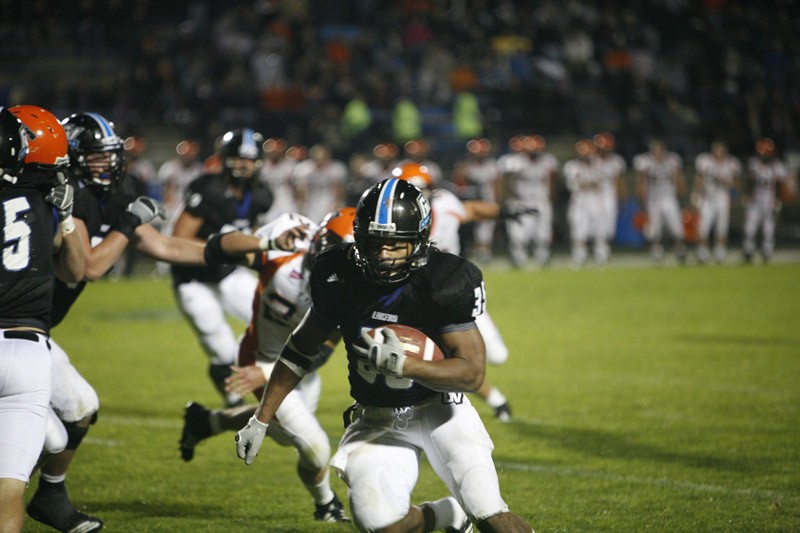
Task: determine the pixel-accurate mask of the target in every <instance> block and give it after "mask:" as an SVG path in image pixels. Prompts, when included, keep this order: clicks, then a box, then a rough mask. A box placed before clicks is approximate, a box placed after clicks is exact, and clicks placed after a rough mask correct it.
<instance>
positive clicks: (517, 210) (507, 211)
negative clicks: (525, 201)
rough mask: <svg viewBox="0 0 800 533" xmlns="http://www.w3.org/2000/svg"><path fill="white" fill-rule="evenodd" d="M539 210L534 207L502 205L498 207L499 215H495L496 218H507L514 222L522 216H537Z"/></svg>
mask: <svg viewBox="0 0 800 533" xmlns="http://www.w3.org/2000/svg"><path fill="white" fill-rule="evenodd" d="M538 214H539V210H538V209H536V208H535V207H526V206H523V205H509V204H503V205H501V206H500V214H499V215H497V218H499V219H501V220H503V219H507V218H512V219H514V220H519V218H520V217H521V216H523V215H538Z"/></svg>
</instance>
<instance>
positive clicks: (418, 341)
mask: <svg viewBox="0 0 800 533" xmlns="http://www.w3.org/2000/svg"><path fill="white" fill-rule="evenodd" d="M383 328H388V329H391V330H392V331H394V332H395V333H396V334H397V337H398V338H399V339H400V342H401V343H402V344H403V349H404V351H405V354H406V356H407V357H413V358H414V359H422V360H423V361H441V360H442V359H444V353H443V352H442V349H441V348H439V346H438V345H437V344H436V343H435V342H433V339H431V338H430V337H428V336H427V335H425V334H424V333H423V332H421V331H420V330H418V329H415V328H412V327H410V326H404V325H402V324H386V325H385V326H379V327H377V328H373V329H371V330H369V332H368V333H369V336H370V337H372V338H373V339H374V338H376V335H377V338H378V339H379V340H382V339H383V337H382V336H381V335H380V333H378V332H379V331H380V330H381V329H383Z"/></svg>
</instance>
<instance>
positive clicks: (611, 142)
mask: <svg viewBox="0 0 800 533" xmlns="http://www.w3.org/2000/svg"><path fill="white" fill-rule="evenodd" d="M592 140H593V141H594V144H595V146H597V148H599V149H600V150H603V151H604V152H611V151H613V150H614V146H615V145H616V143H617V141H616V139H614V135H613V134H611V133H609V132H607V131H603V132H600V133H598V134H597V135H595V136H594V137H592Z"/></svg>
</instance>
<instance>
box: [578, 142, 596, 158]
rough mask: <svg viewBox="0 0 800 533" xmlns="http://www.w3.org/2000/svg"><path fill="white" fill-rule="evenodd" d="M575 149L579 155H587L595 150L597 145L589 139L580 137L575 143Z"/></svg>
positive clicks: (590, 154)
mask: <svg viewBox="0 0 800 533" xmlns="http://www.w3.org/2000/svg"><path fill="white" fill-rule="evenodd" d="M575 151H576V152H578V155H579V156H580V157H589V156H592V155H594V153H595V152H596V151H597V146H596V145H595V144H594V142H592V140H591V139H581V140H580V141H578V142H576V143H575Z"/></svg>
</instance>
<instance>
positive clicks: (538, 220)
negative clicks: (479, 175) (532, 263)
mask: <svg viewBox="0 0 800 533" xmlns="http://www.w3.org/2000/svg"><path fill="white" fill-rule="evenodd" d="M508 144H509V146H510V147H511V150H512V152H511V153H509V154H505V155H503V156H501V157H500V158H499V159H498V160H497V164H498V166H499V167H500V173H501V176H502V179H501V188H502V190H503V198H502V201H503V203H504V204H508V205H509V206H512V207H518V208H529V209H533V210H534V211H535V212H536V215H535V216H534V215H532V214H529V215H524V216H521V217H518V218H510V219H508V220H506V234H507V236H508V251H509V253H510V254H511V262H512V264H513V265H514V266H515V267H517V268H522V267H523V266H525V264H526V263H527V262H528V250H529V249H530V247H531V245H533V247H534V258H535V259H536V262H537V263H538V264H539V266H541V267H544V266H547V265H549V264H550V245H551V243H552V240H553V185H554V183H553V182H554V181H555V179H556V176H557V175H558V168H559V166H558V159H557V158H556V156H554V155H553V154H551V153H548V152H545V147H546V146H547V144H546V142H545V139H544V137H542V136H541V135H518V136H515V137H513V138H512V139H511V140H509V142H508Z"/></svg>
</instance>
